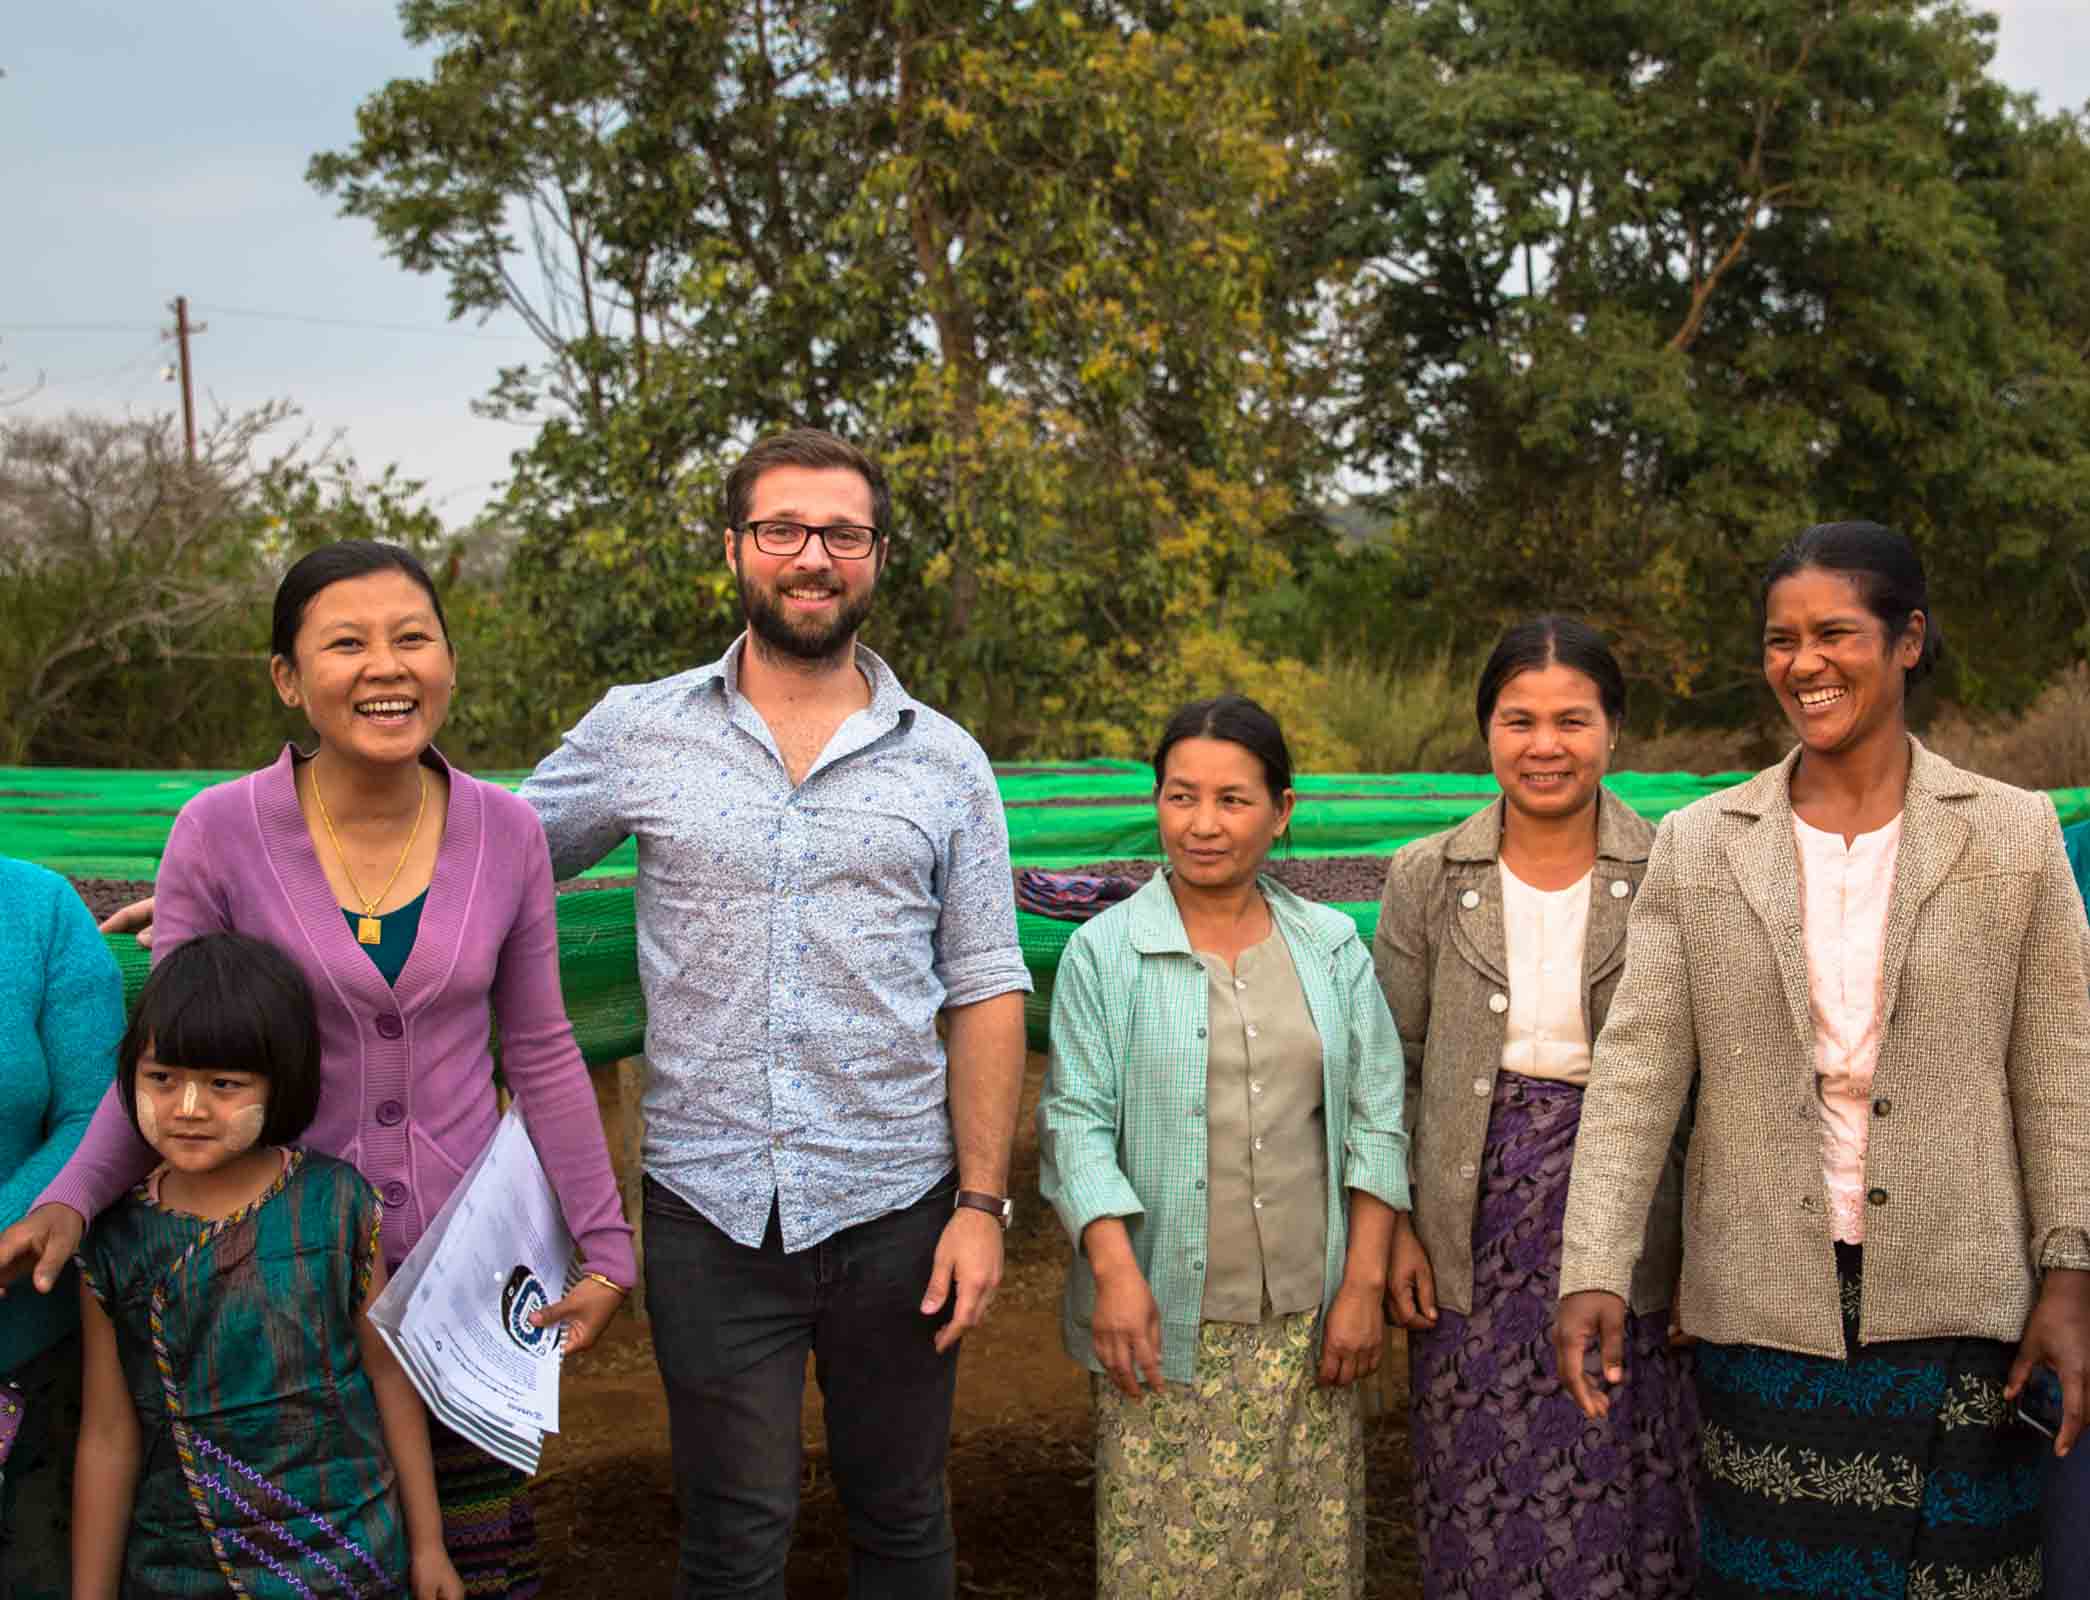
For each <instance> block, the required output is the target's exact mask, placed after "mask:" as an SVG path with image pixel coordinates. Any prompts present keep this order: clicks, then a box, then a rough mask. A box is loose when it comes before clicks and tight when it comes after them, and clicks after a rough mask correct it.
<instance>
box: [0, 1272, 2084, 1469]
mask: <svg viewBox="0 0 2090 1600" xmlns="http://www.w3.org/2000/svg"><path fill="white" fill-rule="evenodd" d="M6 1239H7V1235H6V1234H0V1245H4V1244H5V1242H6ZM2041 1366H2044V1367H2052V1368H2053V1369H2054V1376H2055V1377H2057V1378H2059V1379H2060V1380H2061V1427H2060V1431H2059V1432H2057V1433H2056V1434H2055V1435H2054V1454H2055V1455H2057V1456H2065V1455H2067V1454H2068V1452H2069V1451H2070V1450H2071V1449H2072V1448H2073V1447H2074V1445H2075V1442H2076V1436H2077V1435H2078V1434H2080V1433H2081V1432H2082V1431H2083V1424H2084V1421H2085V1412H2086V1411H2090V1272H2069V1271H2064V1270H2061V1269H2055V1270H2052V1271H2049V1272H2048V1273H2047V1275H2046V1282H2045V1283H2044V1284H2043V1285H2042V1286H2041V1288H2040V1291H2039V1300H2038V1303H2037V1304H2035V1305H2034V1306H2033V1307H2032V1315H2031V1316H2030V1317H2028V1318H2026V1319H2025V1334H2024V1337H2023V1338H2022V1339H2020V1340H2019V1341H2018V1346H2017V1359H2016V1360H2015V1361H2013V1362H2012V1363H2011V1364H2010V1380H2009V1381H2008V1382H2007V1383H2005V1384H2004V1385H2003V1398H2004V1399H2005V1400H2015V1399H2016V1398H2017V1397H2018V1395H2019V1393H2020V1392H2022V1391H2023V1389H2024V1387H2025V1384H2026V1382H2027V1381H2028V1380H2029V1379H2030V1378H2031V1376H2032V1369H2033V1368H2034V1367H2041Z"/></svg>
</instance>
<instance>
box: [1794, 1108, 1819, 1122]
mask: <svg viewBox="0 0 2090 1600" xmlns="http://www.w3.org/2000/svg"><path fill="white" fill-rule="evenodd" d="M1798 1114H1799V1118H1800V1120H1801V1121H1802V1122H1812V1121H1814V1116H1815V1113H1814V1107H1812V1106H1810V1105H1802V1106H1801V1107H1800V1109H1799V1113H1798Z"/></svg>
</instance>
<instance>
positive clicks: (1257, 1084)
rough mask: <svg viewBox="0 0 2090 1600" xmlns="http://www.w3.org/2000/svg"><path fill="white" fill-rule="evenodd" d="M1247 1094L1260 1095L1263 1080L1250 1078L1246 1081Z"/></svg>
mask: <svg viewBox="0 0 2090 1600" xmlns="http://www.w3.org/2000/svg"><path fill="white" fill-rule="evenodd" d="M1248 1092H1249V1093H1250V1094H1261V1093H1262V1092H1263V1080H1262V1079H1261V1078H1250V1079H1249V1080H1248Z"/></svg>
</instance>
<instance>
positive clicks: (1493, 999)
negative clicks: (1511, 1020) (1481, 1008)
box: [1488, 990, 1509, 1017]
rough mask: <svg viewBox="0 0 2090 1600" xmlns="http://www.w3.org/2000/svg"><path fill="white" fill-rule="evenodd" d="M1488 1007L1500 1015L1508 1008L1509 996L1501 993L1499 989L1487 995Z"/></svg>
mask: <svg viewBox="0 0 2090 1600" xmlns="http://www.w3.org/2000/svg"><path fill="white" fill-rule="evenodd" d="M1488 1009H1489V1010H1490V1011H1492V1012H1494V1013H1495V1015H1496V1016H1498V1017H1499V1016H1501V1015H1502V1013H1503V1012H1505V1011H1507V1010H1508V1009H1509V996H1508V995H1506V994H1503V993H1501V992H1500V991H1499V990H1498V991H1497V992H1496V993H1494V994H1491V995H1489V996H1488Z"/></svg>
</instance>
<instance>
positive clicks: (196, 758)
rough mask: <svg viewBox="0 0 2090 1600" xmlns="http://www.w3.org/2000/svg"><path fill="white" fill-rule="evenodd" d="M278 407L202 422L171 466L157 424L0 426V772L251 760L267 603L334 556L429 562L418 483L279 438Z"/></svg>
mask: <svg viewBox="0 0 2090 1600" xmlns="http://www.w3.org/2000/svg"><path fill="white" fill-rule="evenodd" d="M295 416H296V411H295V408H294V407H292V406H290V405H289V404H288V403H286V402H280V401H279V402H274V403H271V404H268V405H264V406H260V407H257V408H255V409H253V410H251V411H247V412H243V413H239V414H236V415H232V414H225V413H220V414H219V415H218V416H217V417H215V418H214V419H212V420H210V421H209V422H207V423H206V424H205V426H204V427H203V428H202V429H201V430H200V431H199V434H198V437H197V448H196V459H195V461H194V462H193V463H191V462H189V461H188V460H187V459H186V458H185V456H186V453H185V449H184V446H183V441H182V437H181V432H180V429H179V428H178V426H177V425H176V423H175V420H174V418H173V417H172V416H159V417H151V418H126V419H122V420H115V419H110V418H105V417H95V416H84V415H72V416H67V417H64V418H60V419H56V420H38V419H33V418H25V419H19V420H4V421H0V764H9V765H12V764H18V763H21V762H25V761H38V762H56V763H60V764H94V765H103V764H107V765H119V766H166V767H184V766H197V765H229V764H237V763H240V762H247V761H255V760H260V759H265V758H266V757H267V756H268V755H269V754H270V753H272V747H273V746H276V745H279V744H280V742H281V740H282V738H283V737H284V736H285V735H286V734H288V733H290V732H291V731H293V729H294V726H295V724H294V723H293V722H292V721H291V720H289V719H288V718H286V717H280V716H278V715H276V714H275V712H274V711H273V710H272V709H271V708H272V706H273V701H274V697H273V695H271V694H270V693H269V690H268V687H267V684H266V681H265V678H264V676H263V673H262V665H263V663H265V662H266V660H267V658H268V649H267V641H268V615H269V602H270V596H271V593H272V591H273V589H274V587H275V584H276V581H277V579H278V577H279V576H280V575H281V572H282V570H283V568H284V567H285V566H286V565H287V564H288V563H289V562H290V561H291V560H294V559H295V558H296V557H297V556H298V555H300V554H302V553H303V552H304V551H305V550H307V549H310V548H311V547H313V546H314V545H317V544H320V543H324V542H326V541H327V540H330V539H336V538H377V539H386V540H390V541H392V542H394V543H404V544H407V545H409V546H412V547H414V548H416V549H418V550H420V551H422V552H424V553H435V552H438V551H440V550H441V549H442V548H443V540H444V534H443V529H442V527H441V524H440V523H439V522H438V521H437V520H436V518H435V517H434V515H433V513H431V512H430V511H428V510H427V509H426V508H425V507H424V506H422V505H420V504H419V503H418V498H417V497H418V493H419V487H420V486H419V485H418V484H414V483H410V482H407V481H404V480H402V479H400V478H399V477H398V476H397V475H396V474H395V473H393V472H390V471H388V472H386V473H384V474H383V475H382V476H380V477H379V478H377V479H376V480H374V481H369V480H365V479H364V478H363V477H362V476H360V475H359V474H358V473H357V472H356V471H355V469H354V465H353V463H352V462H349V461H347V460H346V459H344V458H343V457H341V455H340V454H339V452H338V450H337V449H336V447H335V446H334V444H332V443H330V442H327V441H314V440H313V439H312V438H311V437H310V436H309V435H298V436H291V437H287V438H286V436H285V429H286V428H287V426H288V425H289V424H290V423H291V422H292V421H293V419H294V418H295Z"/></svg>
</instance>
